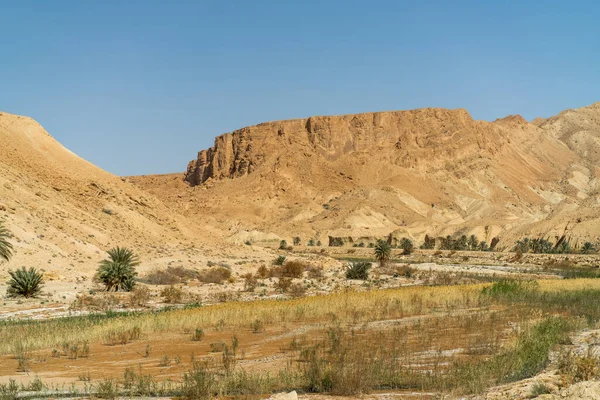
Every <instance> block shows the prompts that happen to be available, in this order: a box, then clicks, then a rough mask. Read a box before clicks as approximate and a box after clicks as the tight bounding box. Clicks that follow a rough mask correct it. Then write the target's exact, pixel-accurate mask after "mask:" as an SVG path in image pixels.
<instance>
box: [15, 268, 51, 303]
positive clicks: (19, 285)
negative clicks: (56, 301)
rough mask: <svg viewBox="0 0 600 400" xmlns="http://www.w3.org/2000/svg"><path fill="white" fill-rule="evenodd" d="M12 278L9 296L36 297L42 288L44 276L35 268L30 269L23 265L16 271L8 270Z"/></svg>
mask: <svg viewBox="0 0 600 400" xmlns="http://www.w3.org/2000/svg"><path fill="white" fill-rule="evenodd" d="M8 274H9V275H10V280H9V281H8V289H7V291H6V294H7V295H8V296H9V297H18V296H23V297H25V298H29V297H35V296H37V295H38V294H39V293H40V292H41V290H42V286H43V285H42V284H43V276H42V274H41V273H39V272H37V271H36V269H35V268H30V269H29V270H27V269H25V267H22V268H21V269H17V270H16V271H8Z"/></svg>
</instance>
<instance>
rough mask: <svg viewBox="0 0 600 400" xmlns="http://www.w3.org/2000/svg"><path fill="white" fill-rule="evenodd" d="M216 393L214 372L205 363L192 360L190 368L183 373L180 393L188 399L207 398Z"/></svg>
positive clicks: (203, 399) (204, 399)
mask: <svg viewBox="0 0 600 400" xmlns="http://www.w3.org/2000/svg"><path fill="white" fill-rule="evenodd" d="M215 394H217V382H216V380H215V374H214V373H212V372H211V371H209V369H208V367H207V365H206V364H203V363H199V362H197V361H194V362H193V363H192V369H191V370H189V371H188V372H186V373H184V374H183V383H182V385H181V395H182V397H183V398H184V399H188V400H209V399H212V398H213V396H214V395H215Z"/></svg>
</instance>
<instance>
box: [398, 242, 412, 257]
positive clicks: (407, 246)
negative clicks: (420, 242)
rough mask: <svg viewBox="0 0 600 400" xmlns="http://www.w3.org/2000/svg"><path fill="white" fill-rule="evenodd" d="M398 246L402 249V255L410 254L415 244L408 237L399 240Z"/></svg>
mask: <svg viewBox="0 0 600 400" xmlns="http://www.w3.org/2000/svg"><path fill="white" fill-rule="evenodd" d="M400 248H401V249H402V250H403V254H404V255H410V254H412V252H413V251H414V250H415V245H414V244H413V242H412V241H411V240H410V239H408V238H402V240H401V241H400Z"/></svg>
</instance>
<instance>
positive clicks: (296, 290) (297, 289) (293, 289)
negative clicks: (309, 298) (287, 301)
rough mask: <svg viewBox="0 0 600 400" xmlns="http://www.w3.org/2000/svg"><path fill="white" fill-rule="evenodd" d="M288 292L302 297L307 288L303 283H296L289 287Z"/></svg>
mask: <svg viewBox="0 0 600 400" xmlns="http://www.w3.org/2000/svg"><path fill="white" fill-rule="evenodd" d="M288 292H289V293H290V295H291V296H292V297H302V296H304V295H305V294H306V288H305V287H304V285H302V284H301V283H294V284H292V285H291V286H290V287H289V289H288Z"/></svg>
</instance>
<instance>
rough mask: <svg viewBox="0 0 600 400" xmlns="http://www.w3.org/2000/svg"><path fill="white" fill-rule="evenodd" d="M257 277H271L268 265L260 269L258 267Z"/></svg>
mask: <svg viewBox="0 0 600 400" xmlns="http://www.w3.org/2000/svg"><path fill="white" fill-rule="evenodd" d="M256 275H257V276H258V277H259V278H260V279H265V278H268V277H269V269H268V268H267V266H266V265H261V266H260V267H258V270H257V271H256Z"/></svg>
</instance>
